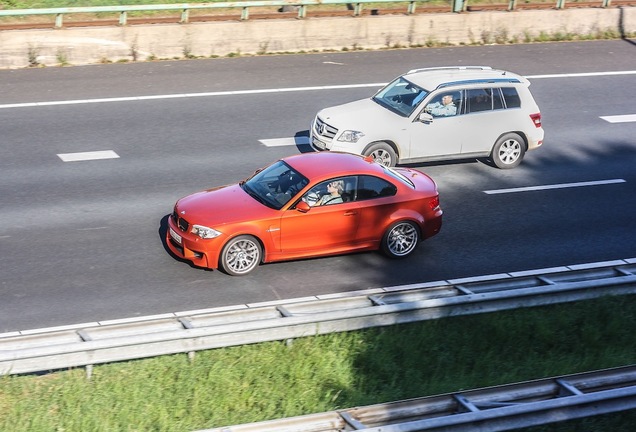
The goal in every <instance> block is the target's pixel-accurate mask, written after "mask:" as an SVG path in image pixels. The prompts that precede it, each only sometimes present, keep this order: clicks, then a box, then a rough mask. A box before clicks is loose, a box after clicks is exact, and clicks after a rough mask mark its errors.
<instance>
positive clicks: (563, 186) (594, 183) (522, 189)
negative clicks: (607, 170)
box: [484, 179, 625, 195]
mask: <svg viewBox="0 0 636 432" xmlns="http://www.w3.org/2000/svg"><path fill="white" fill-rule="evenodd" d="M615 183H625V180H623V179H612V180H599V181H589V182H578V183H561V184H553V185H543V186H527V187H519V188H510V189H493V190H486V191H484V193H485V194H488V195H496V194H505V193H513V192H528V191H538V190H547V189H566V188H573V187H582V186H599V185H607V184H615Z"/></svg>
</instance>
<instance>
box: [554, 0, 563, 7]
mask: <svg viewBox="0 0 636 432" xmlns="http://www.w3.org/2000/svg"><path fill="white" fill-rule="evenodd" d="M556 8H557V9H564V8H565V0H557V4H556Z"/></svg>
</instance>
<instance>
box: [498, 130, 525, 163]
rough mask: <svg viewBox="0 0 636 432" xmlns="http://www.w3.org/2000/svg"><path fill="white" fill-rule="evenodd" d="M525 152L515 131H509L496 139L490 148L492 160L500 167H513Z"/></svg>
mask: <svg viewBox="0 0 636 432" xmlns="http://www.w3.org/2000/svg"><path fill="white" fill-rule="evenodd" d="M524 153H525V147H524V142H523V140H522V138H521V137H520V136H519V135H517V134H516V133H509V134H506V135H504V136H502V137H501V138H499V140H498V141H497V143H495V146H494V147H493V149H492V155H491V158H492V161H493V163H494V164H495V165H496V166H497V167H498V168H502V169H507V168H515V167H516V166H517V165H519V164H520V163H521V159H523V156H524Z"/></svg>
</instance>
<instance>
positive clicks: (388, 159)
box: [364, 141, 397, 167]
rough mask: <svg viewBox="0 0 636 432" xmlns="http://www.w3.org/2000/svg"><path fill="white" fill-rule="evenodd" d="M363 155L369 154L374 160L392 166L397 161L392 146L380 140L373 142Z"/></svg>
mask: <svg viewBox="0 0 636 432" xmlns="http://www.w3.org/2000/svg"><path fill="white" fill-rule="evenodd" d="M364 156H371V157H372V158H373V160H374V161H376V162H377V163H379V164H382V165H384V166H388V167H392V166H395V164H396V163H397V155H396V154H395V150H393V147H391V146H390V145H388V144H387V143H385V142H383V141H381V142H378V143H375V144H373V145H372V146H371V147H369V148H368V149H367V150H366V151H365V152H364Z"/></svg>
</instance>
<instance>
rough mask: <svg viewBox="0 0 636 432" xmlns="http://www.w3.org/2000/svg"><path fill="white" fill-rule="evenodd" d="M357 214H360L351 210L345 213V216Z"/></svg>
mask: <svg viewBox="0 0 636 432" xmlns="http://www.w3.org/2000/svg"><path fill="white" fill-rule="evenodd" d="M357 214H358V212H357V211H356V210H349V211H346V212H344V215H345V216H355V215H357Z"/></svg>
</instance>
